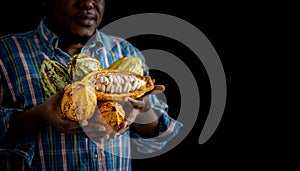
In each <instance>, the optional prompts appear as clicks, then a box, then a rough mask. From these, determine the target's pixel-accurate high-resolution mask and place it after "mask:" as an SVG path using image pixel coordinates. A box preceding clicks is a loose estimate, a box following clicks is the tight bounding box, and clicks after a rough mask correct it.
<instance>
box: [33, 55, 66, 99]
mask: <svg viewBox="0 0 300 171" xmlns="http://www.w3.org/2000/svg"><path fill="white" fill-rule="evenodd" d="M39 74H40V77H41V84H42V87H43V90H44V94H45V97H46V98H47V97H50V96H51V95H53V94H55V93H56V92H57V91H58V90H60V89H62V88H64V87H65V86H66V85H68V84H69V83H71V78H70V77H69V74H68V72H67V70H66V68H65V66H63V65H62V64H60V63H58V62H57V61H54V60H49V59H44V61H43V62H42V65H41V68H40V71H39Z"/></svg>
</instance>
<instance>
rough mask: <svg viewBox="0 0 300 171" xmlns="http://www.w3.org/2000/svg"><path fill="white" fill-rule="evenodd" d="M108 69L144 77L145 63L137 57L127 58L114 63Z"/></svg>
mask: <svg viewBox="0 0 300 171" xmlns="http://www.w3.org/2000/svg"><path fill="white" fill-rule="evenodd" d="M107 69H110V70H121V71H130V72H134V73H137V74H139V75H143V72H144V71H143V62H142V60H141V58H139V57H135V56H126V57H123V58H120V59H118V60H117V61H115V62H114V63H112V64H111V65H110V66H109V67H108V68H107Z"/></svg>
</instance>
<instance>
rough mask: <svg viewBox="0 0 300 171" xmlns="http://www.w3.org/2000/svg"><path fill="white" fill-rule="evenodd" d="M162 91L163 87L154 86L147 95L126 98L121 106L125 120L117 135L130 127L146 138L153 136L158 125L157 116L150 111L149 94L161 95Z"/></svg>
mask: <svg viewBox="0 0 300 171" xmlns="http://www.w3.org/2000/svg"><path fill="white" fill-rule="evenodd" d="M164 90H165V87H164V86H163V85H155V87H154V89H153V90H152V91H151V92H150V93H149V94H147V95H145V96H142V97H140V98H138V99H132V98H129V97H126V98H125V99H124V102H125V103H124V105H123V107H124V110H125V113H126V118H125V121H124V122H123V123H122V125H121V129H120V130H119V132H118V133H117V134H122V133H124V132H125V131H127V130H128V129H129V126H130V125H132V126H133V127H134V129H136V131H137V132H140V133H141V134H144V135H146V136H151V135H154V134H155V133H156V128H157V125H158V116H157V115H156V113H155V112H154V111H153V110H152V108H151V106H150V104H149V101H148V100H149V97H150V95H151V94H158V93H162V92H164Z"/></svg>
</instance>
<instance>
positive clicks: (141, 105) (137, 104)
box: [127, 97, 146, 109]
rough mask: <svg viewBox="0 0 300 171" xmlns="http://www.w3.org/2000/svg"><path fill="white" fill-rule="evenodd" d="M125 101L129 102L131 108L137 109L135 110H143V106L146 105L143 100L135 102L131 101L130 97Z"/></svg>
mask: <svg viewBox="0 0 300 171" xmlns="http://www.w3.org/2000/svg"><path fill="white" fill-rule="evenodd" d="M127 100H128V101H129V102H131V104H132V106H133V107H134V108H137V109H142V108H144V107H145V105H146V102H145V101H143V100H136V99H133V98H131V97H127Z"/></svg>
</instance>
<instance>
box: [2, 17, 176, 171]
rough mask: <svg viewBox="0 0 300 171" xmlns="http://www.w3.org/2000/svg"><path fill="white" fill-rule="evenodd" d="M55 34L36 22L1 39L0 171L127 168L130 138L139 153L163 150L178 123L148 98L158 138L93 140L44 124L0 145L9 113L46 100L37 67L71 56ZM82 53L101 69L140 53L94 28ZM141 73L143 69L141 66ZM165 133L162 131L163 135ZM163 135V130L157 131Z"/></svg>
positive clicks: (128, 136) (127, 135) (127, 134)
mask: <svg viewBox="0 0 300 171" xmlns="http://www.w3.org/2000/svg"><path fill="white" fill-rule="evenodd" d="M58 42H59V38H58V37H57V36H56V35H55V34H54V33H52V32H51V31H50V30H48V29H47V27H46V26H45V25H44V19H43V20H41V22H40V24H39V26H38V28H37V30H33V31H30V32H27V33H23V34H14V35H7V36H4V37H2V38H0V84H1V85H0V170H1V171H2V170H14V171H15V170H18V171H21V170H55V171H58V170H71V171H74V170H108V171H112V170H118V171H127V170H131V161H130V156H131V152H130V150H131V148H132V146H131V145H130V142H134V144H135V147H137V151H139V152H143V153H149V152H154V151H157V150H160V149H162V148H163V147H164V146H165V144H166V143H167V141H168V140H170V139H171V138H172V137H174V136H175V135H176V134H177V133H178V130H179V128H180V127H181V124H180V123H178V122H177V121H175V120H174V119H172V118H170V117H169V115H168V114H167V105H166V104H165V103H164V102H162V101H160V100H159V99H158V98H157V97H156V96H154V95H153V96H151V98H150V100H149V101H150V103H151V106H152V107H153V109H155V110H156V111H157V112H160V113H161V114H162V116H161V118H160V133H161V134H160V136H158V137H156V138H152V139H142V138H141V137H139V136H138V135H137V134H135V133H134V132H132V131H127V132H125V133H124V134H123V135H122V136H119V137H117V138H116V139H114V140H111V141H106V140H105V139H103V140H102V141H101V142H95V141H93V140H91V139H88V138H85V137H82V136H79V135H73V134H64V133H60V132H58V131H56V130H55V129H53V128H51V127H48V128H46V129H43V130H38V131H37V132H36V134H34V135H32V136H30V137H27V138H26V139H24V140H22V141H20V142H16V143H14V144H10V145H9V147H8V146H6V145H3V143H2V142H3V141H4V140H5V133H6V132H7V130H8V127H9V123H10V121H11V118H12V116H13V115H14V114H16V113H17V112H19V111H24V110H26V109H28V108H31V107H33V106H35V105H38V104H40V103H43V102H44V100H45V97H44V94H43V89H42V86H41V83H40V76H39V69H40V66H41V63H42V61H43V60H44V59H51V60H55V61H58V62H60V63H61V64H63V65H64V66H66V64H67V62H68V60H69V59H70V56H69V55H68V54H67V53H65V52H63V51H62V50H61V49H60V48H59V47H58ZM82 53H86V54H89V55H91V56H93V57H95V58H96V59H98V60H99V61H100V62H101V64H102V67H103V69H105V68H107V67H108V66H109V65H110V64H112V63H113V62H114V61H116V60H118V59H119V58H122V57H125V56H139V57H140V58H141V59H142V60H143V62H145V59H144V57H143V56H142V54H141V53H140V52H139V51H138V50H137V49H136V48H135V47H134V46H132V45H131V44H130V43H129V42H127V41H125V40H123V39H121V38H117V37H113V36H109V35H105V34H104V33H102V32H99V31H97V32H96V34H95V36H94V38H93V39H91V41H90V42H89V43H88V44H87V45H86V46H85V47H84V48H83V49H82ZM144 69H145V71H144V74H145V75H148V74H149V73H148V68H147V66H146V65H144ZM163 132H164V133H163ZM162 133H163V134H162Z"/></svg>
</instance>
